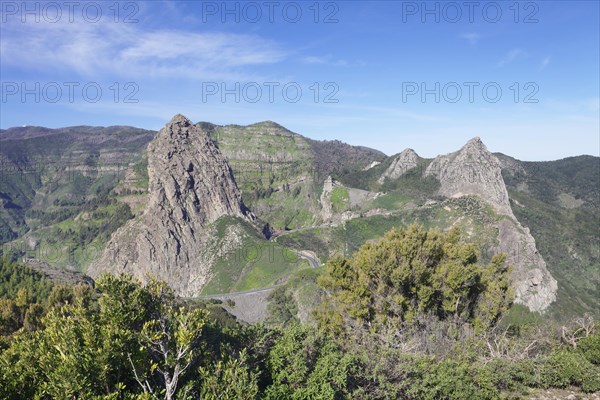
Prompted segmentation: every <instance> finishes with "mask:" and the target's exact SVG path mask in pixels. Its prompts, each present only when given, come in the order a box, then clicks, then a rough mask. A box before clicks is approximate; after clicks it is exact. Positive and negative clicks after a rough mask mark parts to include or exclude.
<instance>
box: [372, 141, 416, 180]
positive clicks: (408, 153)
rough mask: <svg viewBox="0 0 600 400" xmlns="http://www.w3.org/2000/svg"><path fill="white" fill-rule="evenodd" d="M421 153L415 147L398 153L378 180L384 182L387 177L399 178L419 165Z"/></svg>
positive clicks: (391, 178)
mask: <svg viewBox="0 0 600 400" xmlns="http://www.w3.org/2000/svg"><path fill="white" fill-rule="evenodd" d="M418 162H419V155H418V154H417V153H416V152H415V151H414V150H413V149H406V150H404V151H402V153H400V154H398V155H397V156H396V158H394V161H392V163H391V164H390V166H389V167H388V168H387V169H386V170H385V172H384V173H383V174H381V177H380V178H379V179H378V180H377V182H379V183H381V184H383V182H385V179H386V178H387V179H390V180H393V179H398V178H400V177H401V176H402V175H404V174H405V173H406V171H408V170H409V169H412V168H414V167H416V166H417V163H418Z"/></svg>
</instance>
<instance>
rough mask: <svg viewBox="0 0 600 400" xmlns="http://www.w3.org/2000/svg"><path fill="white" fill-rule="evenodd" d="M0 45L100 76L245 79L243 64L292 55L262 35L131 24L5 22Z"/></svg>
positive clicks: (11, 58)
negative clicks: (155, 28) (146, 26)
mask: <svg viewBox="0 0 600 400" xmlns="http://www.w3.org/2000/svg"><path fill="white" fill-rule="evenodd" d="M0 46H1V48H2V59H3V60H2V61H3V63H5V64H6V65H11V66H17V67H20V68H23V69H33V70H44V71H55V70H59V71H60V70H62V71H65V72H67V73H76V74H79V75H83V76H94V77H96V76H98V75H104V74H108V75H117V76H118V75H127V76H132V75H133V76H166V77H172V76H177V77H184V78H191V79H242V78H243V76H244V73H243V71H242V70H241V68H242V67H249V66H253V65H261V64H271V63H277V62H279V61H282V60H283V59H284V58H285V57H286V54H285V52H283V51H282V50H281V49H280V48H279V46H278V45H277V44H276V43H274V42H272V41H270V40H266V39H264V38H261V37H260V36H256V35H244V34H231V33H222V32H201V33H199V32H189V31H184V30H156V31H142V30H141V29H139V28H138V27H137V26H135V25H127V24H90V23H57V24H27V26H24V24H20V25H19V24H12V25H11V24H5V25H4V26H3V28H2V35H0Z"/></svg>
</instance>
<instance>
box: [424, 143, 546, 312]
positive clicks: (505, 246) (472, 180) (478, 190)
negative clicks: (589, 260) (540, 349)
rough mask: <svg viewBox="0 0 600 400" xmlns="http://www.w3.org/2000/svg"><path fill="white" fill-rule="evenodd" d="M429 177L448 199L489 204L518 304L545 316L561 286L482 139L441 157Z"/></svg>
mask: <svg viewBox="0 0 600 400" xmlns="http://www.w3.org/2000/svg"><path fill="white" fill-rule="evenodd" d="M425 176H434V177H435V178H437V179H438V180H439V182H440V189H439V191H438V194H440V195H442V196H445V197H461V196H468V195H475V196H478V197H480V198H482V199H483V200H485V201H486V202H487V203H489V204H490V205H491V206H492V207H493V208H494V211H495V212H496V213H497V214H499V216H500V219H499V222H498V223H497V228H498V241H499V244H498V246H497V247H496V248H495V249H494V250H495V251H498V252H503V253H506V254H507V263H508V264H510V265H512V266H513V277H512V278H513V286H514V288H515V294H516V298H515V302H516V303H519V304H523V305H525V306H527V307H528V308H529V309H530V310H531V311H538V312H541V311H543V310H545V309H546V308H547V307H548V306H549V305H550V304H551V303H552V302H554V301H555V300H556V291H557V283H556V280H555V279H554V278H553V277H552V275H551V274H550V272H549V271H548V269H547V268H546V262H545V261H544V259H543V257H542V256H541V254H540V253H539V252H538V250H537V248H536V245H535V239H534V238H533V236H532V235H531V233H530V232H529V229H527V228H524V227H523V226H522V225H521V224H520V223H519V221H517V219H516V218H515V216H514V214H513V212H512V209H511V207H510V202H509V197H508V192H507V190H506V185H505V183H504V180H503V178H502V165H501V162H500V161H499V160H498V158H497V157H496V156H494V155H493V154H492V153H490V152H489V151H488V149H487V148H486V147H485V145H484V144H483V143H482V142H481V139H479V138H478V137H476V138H474V139H471V140H470V141H469V142H467V144H466V145H465V146H463V147H462V148H461V149H460V150H459V151H457V152H454V153H450V154H447V155H442V156H438V157H437V158H436V159H435V160H433V161H432V162H431V164H429V166H428V167H427V169H426V171H425Z"/></svg>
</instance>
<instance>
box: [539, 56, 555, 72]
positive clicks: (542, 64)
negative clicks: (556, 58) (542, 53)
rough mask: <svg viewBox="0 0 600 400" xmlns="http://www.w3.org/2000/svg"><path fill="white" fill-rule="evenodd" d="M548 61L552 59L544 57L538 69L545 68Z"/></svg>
mask: <svg viewBox="0 0 600 400" xmlns="http://www.w3.org/2000/svg"><path fill="white" fill-rule="evenodd" d="M550 61H552V59H551V58H550V57H545V58H544V59H543V60H542V61H541V62H540V67H539V68H538V70H539V71H541V70H543V69H544V68H546V67H547V66H548V65H549V64H550Z"/></svg>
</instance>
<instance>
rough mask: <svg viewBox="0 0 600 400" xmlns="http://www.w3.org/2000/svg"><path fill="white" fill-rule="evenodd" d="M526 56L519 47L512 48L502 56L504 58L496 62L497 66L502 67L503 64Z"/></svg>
mask: <svg viewBox="0 0 600 400" xmlns="http://www.w3.org/2000/svg"><path fill="white" fill-rule="evenodd" d="M526 56H527V53H526V52H525V51H523V50H521V49H512V50H511V51H509V52H508V53H507V54H506V55H505V56H504V58H502V60H500V62H499V63H498V67H504V66H505V65H508V64H510V63H512V62H513V61H515V60H517V59H519V58H521V57H526Z"/></svg>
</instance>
